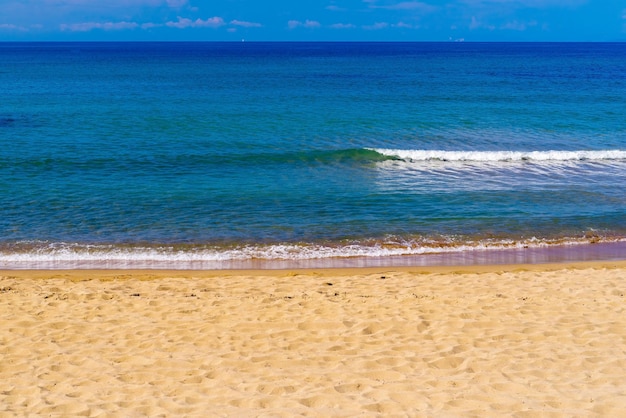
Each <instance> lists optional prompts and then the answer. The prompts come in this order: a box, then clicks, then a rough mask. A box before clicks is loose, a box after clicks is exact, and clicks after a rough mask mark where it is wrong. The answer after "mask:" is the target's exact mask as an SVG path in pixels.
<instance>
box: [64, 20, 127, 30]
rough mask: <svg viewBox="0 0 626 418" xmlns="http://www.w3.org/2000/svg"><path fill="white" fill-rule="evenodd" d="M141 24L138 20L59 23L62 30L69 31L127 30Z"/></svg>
mask: <svg viewBox="0 0 626 418" xmlns="http://www.w3.org/2000/svg"><path fill="white" fill-rule="evenodd" d="M138 27H139V24H138V23H136V22H125V21H123V22H104V23H101V22H83V23H71V24H66V23H62V24H61V25H59V28H60V29H61V30H62V31H69V32H89V31H91V30H94V29H101V30H106V31H109V30H125V29H135V28H138Z"/></svg>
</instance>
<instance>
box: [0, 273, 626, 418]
mask: <svg viewBox="0 0 626 418" xmlns="http://www.w3.org/2000/svg"><path fill="white" fill-rule="evenodd" d="M0 276H1V277H0V417H12V416H23V415H28V414H32V415H39V416H91V417H96V416H100V417H105V416H106V417H110V416H118V417H129V416H198V417H200V416H236V417H242V416H243V417H246V416H249V417H256V416H271V417H274V416H285V417H291V416H298V415H303V416H344V417H353V416H385V417H389V416H416V417H419V416H428V417H460V416H463V417H465V416H477V417H485V416H515V417H532V416H538V417H552V416H554V417H573V416H598V417H600V416H602V417H620V416H622V417H623V416H626V312H625V308H626V263H625V262H614V263H587V264H578V265H545V266H491V267H479V268H459V267H457V268H436V269H435V268H430V269H429V268H415V269H411V268H389V269H384V268H381V269H362V270H319V271H313V270H308V271H232V272H196V271H4V272H0Z"/></svg>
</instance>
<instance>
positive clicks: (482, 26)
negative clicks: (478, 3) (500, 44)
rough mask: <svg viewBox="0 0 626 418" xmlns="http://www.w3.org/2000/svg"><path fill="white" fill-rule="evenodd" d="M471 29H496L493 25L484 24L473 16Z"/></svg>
mask: <svg viewBox="0 0 626 418" xmlns="http://www.w3.org/2000/svg"><path fill="white" fill-rule="evenodd" d="M469 28H470V29H472V30H473V29H489V30H494V29H495V28H496V27H495V26H493V25H488V24H486V23H483V22H482V21H480V20H478V19H476V16H472V20H471V22H470V24H469Z"/></svg>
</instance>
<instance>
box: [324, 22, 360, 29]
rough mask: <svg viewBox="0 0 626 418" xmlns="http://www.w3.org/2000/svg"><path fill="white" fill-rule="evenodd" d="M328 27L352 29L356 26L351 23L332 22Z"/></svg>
mask: <svg viewBox="0 0 626 418" xmlns="http://www.w3.org/2000/svg"><path fill="white" fill-rule="evenodd" d="M330 27H331V28H332V29H354V28H356V26H355V25H353V24H352V23H334V24H332V25H330Z"/></svg>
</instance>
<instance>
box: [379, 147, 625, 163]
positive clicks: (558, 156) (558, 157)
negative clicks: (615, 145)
mask: <svg viewBox="0 0 626 418" xmlns="http://www.w3.org/2000/svg"><path fill="white" fill-rule="evenodd" d="M372 151H376V152H378V153H379V154H381V155H383V156H386V157H391V158H398V159H401V160H404V161H408V162H417V161H460V162H507V161H511V162H514V161H541V162H549V161H605V160H626V151H624V150H597V151H591V150H579V151H556V150H549V151H444V150H402V149H385V148H373V149H372Z"/></svg>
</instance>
